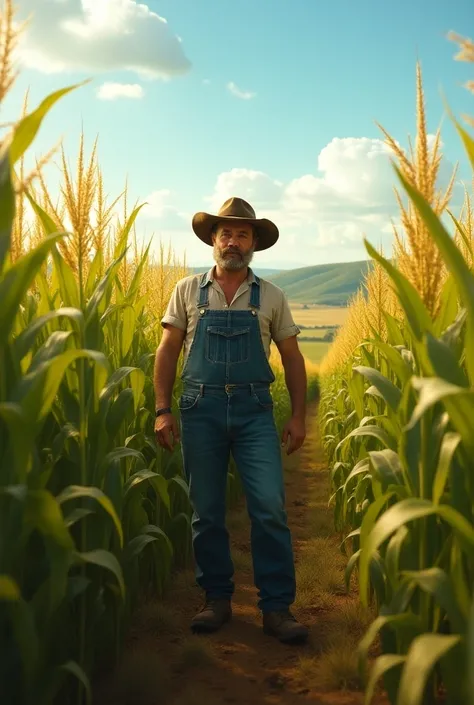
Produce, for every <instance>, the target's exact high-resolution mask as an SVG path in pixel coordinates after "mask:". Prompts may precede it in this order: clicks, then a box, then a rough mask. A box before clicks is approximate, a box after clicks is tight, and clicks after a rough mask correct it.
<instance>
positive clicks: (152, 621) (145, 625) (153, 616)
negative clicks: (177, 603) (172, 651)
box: [134, 602, 182, 636]
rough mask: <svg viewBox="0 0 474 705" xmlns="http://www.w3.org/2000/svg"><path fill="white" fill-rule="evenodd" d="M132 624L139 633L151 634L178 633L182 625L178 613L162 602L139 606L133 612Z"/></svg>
mask: <svg viewBox="0 0 474 705" xmlns="http://www.w3.org/2000/svg"><path fill="white" fill-rule="evenodd" d="M134 625H135V627H136V629H137V630H139V631H140V633H144V634H151V635H153V636H160V635H161V634H179V633H180V631H181V627H182V624H181V618H180V616H179V614H177V612H175V611H174V610H173V608H172V607H170V605H167V604H165V603H163V602H150V603H149V604H146V605H143V606H142V607H140V608H139V609H138V610H137V611H136V613H135V616H134Z"/></svg>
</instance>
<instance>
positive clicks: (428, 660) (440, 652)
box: [397, 634, 461, 705]
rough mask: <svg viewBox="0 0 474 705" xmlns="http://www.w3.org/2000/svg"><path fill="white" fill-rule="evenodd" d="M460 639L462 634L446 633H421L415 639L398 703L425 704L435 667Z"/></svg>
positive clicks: (408, 657) (401, 681)
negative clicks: (426, 692) (427, 688)
mask: <svg viewBox="0 0 474 705" xmlns="http://www.w3.org/2000/svg"><path fill="white" fill-rule="evenodd" d="M460 640H461V637H460V636H457V635H455V636H447V635H445V634H421V635H420V636H418V637H416V639H414V640H413V642H412V644H411V646H410V648H409V650H408V653H407V655H406V661H405V666H404V668H403V671H402V676H401V679H400V687H399V689H398V694H397V705H423V702H424V701H423V695H424V691H425V687H426V684H427V682H428V678H429V676H430V674H431V672H432V670H433V668H434V667H435V665H436V664H437V663H438V661H439V660H440V659H441V658H442V657H443V656H444V655H445V654H446V653H447V652H448V651H450V650H451V649H452V648H453V647H454V646H456V645H457V644H458V643H459V642H460Z"/></svg>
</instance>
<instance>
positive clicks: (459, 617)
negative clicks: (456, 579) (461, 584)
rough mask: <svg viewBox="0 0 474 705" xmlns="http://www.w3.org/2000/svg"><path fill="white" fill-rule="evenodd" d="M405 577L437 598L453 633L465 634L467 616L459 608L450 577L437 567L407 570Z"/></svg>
mask: <svg viewBox="0 0 474 705" xmlns="http://www.w3.org/2000/svg"><path fill="white" fill-rule="evenodd" d="M403 575H405V576H406V577H407V578H410V579H411V580H412V581H413V582H414V583H415V584H416V585H418V587H420V588H421V589H422V590H423V591H424V592H426V593H429V594H430V595H433V596H434V597H435V599H436V602H437V603H438V605H439V606H440V607H442V608H443V610H444V611H445V612H446V614H447V615H448V617H449V621H450V625H451V631H454V632H457V633H459V634H462V633H463V632H464V630H465V625H466V617H467V615H464V614H463V613H462V611H461V610H460V608H459V606H458V603H457V600H456V594H455V592H454V588H453V579H452V577H451V576H450V575H448V574H447V573H446V572H445V571H444V570H442V569H441V568H438V567H437V566H433V567H432V568H427V569H425V570H406V571H403Z"/></svg>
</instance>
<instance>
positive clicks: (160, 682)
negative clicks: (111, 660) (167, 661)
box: [114, 648, 169, 705]
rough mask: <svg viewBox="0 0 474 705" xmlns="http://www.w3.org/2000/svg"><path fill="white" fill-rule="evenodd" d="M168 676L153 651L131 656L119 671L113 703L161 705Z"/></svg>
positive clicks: (127, 657) (136, 651) (128, 656)
mask: <svg viewBox="0 0 474 705" xmlns="http://www.w3.org/2000/svg"><path fill="white" fill-rule="evenodd" d="M168 679H169V676H168V674H167V673H166V670H165V667H164V665H163V664H162V662H161V661H160V657H159V656H158V655H157V654H156V653H154V652H153V651H150V649H145V648H140V649H134V650H133V651H130V652H128V653H127V654H126V655H125V656H124V658H123V660H122V662H121V664H120V668H118V669H117V676H116V681H115V683H114V686H115V687H114V690H115V691H116V694H115V699H114V702H116V703H119V704H120V705H162V703H165V702H166V700H167V690H168V682H169V680H168Z"/></svg>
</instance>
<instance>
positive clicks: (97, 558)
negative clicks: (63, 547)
mask: <svg viewBox="0 0 474 705" xmlns="http://www.w3.org/2000/svg"><path fill="white" fill-rule="evenodd" d="M76 558H77V559H78V560H79V561H80V562H82V563H90V564H92V565H96V566H99V568H104V569H105V570H108V571H109V572H110V573H112V574H113V575H114V576H115V577H116V578H117V582H118V585H119V588H120V594H121V596H122V598H123V599H125V583H124V580H123V574H122V569H121V567H120V563H119V562H118V560H117V558H116V557H115V556H114V554H113V553H111V552H110V551H106V550H104V549H102V548H97V549H95V550H94V551H86V552H83V553H76Z"/></svg>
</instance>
